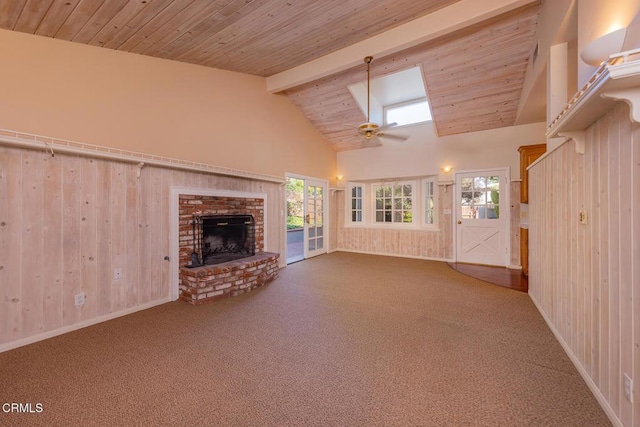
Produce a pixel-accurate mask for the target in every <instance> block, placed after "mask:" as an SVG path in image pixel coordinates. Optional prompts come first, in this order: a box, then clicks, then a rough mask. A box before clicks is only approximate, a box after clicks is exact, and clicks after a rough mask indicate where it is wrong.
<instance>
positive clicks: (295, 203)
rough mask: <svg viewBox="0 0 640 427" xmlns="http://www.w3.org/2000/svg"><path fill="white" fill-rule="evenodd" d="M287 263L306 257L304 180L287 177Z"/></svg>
mask: <svg viewBox="0 0 640 427" xmlns="http://www.w3.org/2000/svg"><path fill="white" fill-rule="evenodd" d="M286 192H287V194H286V197H287V264H291V263H292V262H296V261H301V260H303V259H304V225H303V224H304V180H302V179H299V178H291V177H287V185H286Z"/></svg>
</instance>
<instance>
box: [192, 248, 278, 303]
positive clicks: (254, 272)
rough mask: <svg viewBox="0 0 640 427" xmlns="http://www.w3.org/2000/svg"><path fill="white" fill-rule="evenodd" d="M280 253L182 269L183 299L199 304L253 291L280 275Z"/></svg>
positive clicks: (263, 253)
mask: <svg viewBox="0 0 640 427" xmlns="http://www.w3.org/2000/svg"><path fill="white" fill-rule="evenodd" d="M278 258H280V254H276V253H273V252H262V253H259V254H256V255H254V256H251V257H247V258H242V259H239V260H235V261H229V262H225V263H222V264H215V265H205V266H202V267H196V268H187V267H181V268H180V299H181V300H183V301H187V302H189V303H190V304H194V305H199V304H204V303H209V302H213V301H217V300H219V299H223V298H229V297H232V296H236V295H240V294H242V293H245V292H250V291H251V290H253V289H254V288H257V287H259V286H262V285H264V284H265V283H267V282H269V281H271V280H273V279H275V278H276V277H277V276H278V272H279V267H278Z"/></svg>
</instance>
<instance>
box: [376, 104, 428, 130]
mask: <svg viewBox="0 0 640 427" xmlns="http://www.w3.org/2000/svg"><path fill="white" fill-rule="evenodd" d="M428 121H431V111H430V110H429V103H428V102H427V100H426V99H424V98H421V99H416V100H413V101H409V102H403V103H400V104H395V105H389V106H386V107H384V122H385V123H386V124H389V123H394V122H395V123H397V126H405V125H412V124H415V123H423V122H428Z"/></svg>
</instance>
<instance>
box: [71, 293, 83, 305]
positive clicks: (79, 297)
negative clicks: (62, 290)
mask: <svg viewBox="0 0 640 427" xmlns="http://www.w3.org/2000/svg"><path fill="white" fill-rule="evenodd" d="M73 299H74V304H75V305H76V307H80V306H81V305H84V301H85V299H86V295H85V294H84V292H80V293H79V294H75V296H74V297H73Z"/></svg>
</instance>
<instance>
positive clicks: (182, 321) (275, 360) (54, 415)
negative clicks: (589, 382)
mask: <svg viewBox="0 0 640 427" xmlns="http://www.w3.org/2000/svg"><path fill="white" fill-rule="evenodd" d="M0 378H1V381H2V382H1V384H0V403H5V402H22V403H24V402H31V403H33V404H34V405H35V403H41V404H42V407H43V411H42V412H41V413H31V414H6V413H4V412H0V425H3V426H4V425H9V426H14V425H16V426H17V425H20V426H21V425H43V426H76V425H77V426H91V425H102V426H130V425H131V426H133V425H138V426H151V425H171V426H174V425H190V426H201V425H211V426H214V425H215V426H261V425H264V426H273V425H278V426H320V425H321V426H372V425H380V426H382V425H384V426H461V425H464V426H600V425H610V423H609V421H608V419H607V418H606V416H605V414H604V412H603V411H602V410H601V408H600V407H599V405H598V403H597V402H596V400H595V398H594V397H593V396H592V394H591V392H590V391H589V389H588V388H587V386H586V385H585V383H584V382H583V380H582V379H581V377H580V376H579V374H578V372H577V371H576V369H575V368H574V366H573V365H572V364H571V362H570V360H569V359H568V357H567V356H566V355H565V353H564V351H563V350H562V348H561V346H560V345H559V344H558V342H557V341H556V340H555V338H554V336H553V334H552V333H551V331H550V330H549V329H548V327H547V326H546V324H545V323H544V320H543V319H542V317H541V316H540V314H539V313H538V312H537V310H536V309H535V307H534V305H533V303H532V302H531V301H530V299H529V297H528V295H527V294H525V293H522V292H516V291H513V290H509V289H505V288H501V287H498V286H492V285H489V284H487V283H484V282H482V281H479V280H476V279H473V278H470V277H467V276H464V275H462V274H460V273H458V272H456V271H453V270H452V269H451V268H449V266H448V265H447V264H446V263H438V262H430V261H421V260H411V259H403V258H391V257H378V256H370V255H360V254H351V253H333V254H330V255H323V256H320V257H316V258H313V259H310V260H307V261H304V262H300V263H296V264H292V265H290V266H288V267H287V268H286V269H283V270H282V271H281V272H280V277H279V278H278V279H276V280H275V281H274V282H272V283H270V284H269V285H267V286H265V287H263V288H260V289H258V290H256V291H254V292H251V293H249V294H245V295H242V296H239V297H236V298H231V299H228V300H224V301H219V302H216V303H213V304H210V305H205V306H198V307H194V306H191V305H189V304H186V303H184V302H173V303H169V304H165V305H162V306H159V307H156V308H153V309H149V310H145V311H143V312H139V313H136V314H133V315H130V316H126V317H122V318H119V319H116V320H113V321H109V322H105V323H102V324H99V325H95V326H92V327H89V328H85V329H82V330H79V331H75V332H72V333H68V334H65V335H62V336H59V337H56V338H52V339H49V340H46V341H42V342H39V343H36V344H32V345H29V346H26V347H22V348H18V349H15V350H12V351H9V352H5V353H2V354H0Z"/></svg>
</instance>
